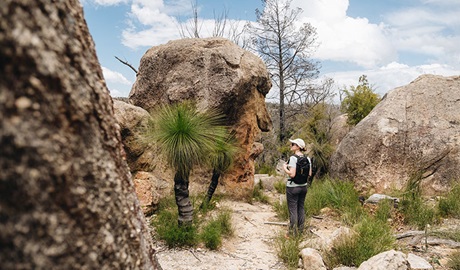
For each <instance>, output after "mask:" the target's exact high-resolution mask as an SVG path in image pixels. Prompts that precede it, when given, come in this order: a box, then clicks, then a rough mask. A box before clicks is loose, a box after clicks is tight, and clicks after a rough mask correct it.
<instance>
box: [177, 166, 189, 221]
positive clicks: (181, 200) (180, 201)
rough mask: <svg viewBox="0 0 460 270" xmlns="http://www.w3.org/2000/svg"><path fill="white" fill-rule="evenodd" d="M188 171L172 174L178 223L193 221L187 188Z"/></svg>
mask: <svg viewBox="0 0 460 270" xmlns="http://www.w3.org/2000/svg"><path fill="white" fill-rule="evenodd" d="M189 175H190V173H185V174H181V173H176V175H175V176H174V196H175V198H176V204H177V209H178V211H179V216H178V222H179V225H180V226H182V225H189V224H191V223H192V221H193V205H192V203H191V201H190V196H189V190H188V184H189V181H188V177H189Z"/></svg>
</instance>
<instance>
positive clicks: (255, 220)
mask: <svg viewBox="0 0 460 270" xmlns="http://www.w3.org/2000/svg"><path fill="white" fill-rule="evenodd" d="M220 204H221V205H220V207H225V208H228V209H231V210H232V223H233V227H234V236H233V237H231V238H230V239H225V240H224V243H223V245H222V247H221V248H220V249H219V250H218V251H210V250H207V249H206V248H187V249H167V248H166V247H164V246H161V245H159V246H157V248H156V249H157V258H158V261H159V262H160V265H161V266H162V268H163V269H164V270H170V269H174V270H182V269H184V270H185V269H187V270H193V269H203V270H205V269H208V270H210V269H230V270H231V269H238V270H243V269H251V270H255V269H286V267H285V266H284V264H283V263H282V262H281V261H280V260H279V259H278V257H277V255H276V251H275V247H274V240H273V238H274V237H276V236H277V235H278V234H279V233H281V232H284V231H285V230H286V227H285V226H280V225H272V224H266V222H278V220H277V218H276V217H275V213H274V211H273V208H272V206H270V205H267V204H263V203H259V202H254V203H253V204H249V203H245V202H237V201H223V202H221V203H220Z"/></svg>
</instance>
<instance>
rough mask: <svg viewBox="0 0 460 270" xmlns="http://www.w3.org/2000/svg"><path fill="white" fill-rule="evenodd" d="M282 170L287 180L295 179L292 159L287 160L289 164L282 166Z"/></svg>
mask: <svg viewBox="0 0 460 270" xmlns="http://www.w3.org/2000/svg"><path fill="white" fill-rule="evenodd" d="M283 170H284V172H285V173H287V175H289V178H294V177H295V162H294V160H293V157H291V158H289V164H288V163H284V164H283Z"/></svg>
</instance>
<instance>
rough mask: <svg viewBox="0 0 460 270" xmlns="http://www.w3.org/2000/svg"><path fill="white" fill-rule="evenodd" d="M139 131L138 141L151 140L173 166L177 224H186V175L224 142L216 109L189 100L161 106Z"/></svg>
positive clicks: (190, 214) (190, 210)
mask: <svg viewBox="0 0 460 270" xmlns="http://www.w3.org/2000/svg"><path fill="white" fill-rule="evenodd" d="M153 115H154V116H153V117H152V118H151V120H150V121H149V123H148V125H147V129H146V130H145V132H144V133H143V138H142V141H144V142H145V143H151V142H153V143H155V144H156V145H157V146H159V149H160V151H161V154H162V155H163V156H164V157H165V158H166V160H167V162H168V164H169V165H170V166H171V167H172V168H173V169H174V170H175V176H174V194H175V198H176V204H177V207H178V211H179V216H178V221H179V224H181V225H182V224H190V223H191V222H192V219H193V206H192V204H191V201H190V198H189V190H188V186H189V176H190V172H191V171H192V169H193V167H195V166H197V165H203V164H206V163H208V162H209V157H210V156H212V153H214V152H215V151H216V148H217V146H216V145H220V144H223V143H225V142H226V138H227V134H228V133H227V129H226V127H225V126H224V125H223V119H224V118H223V116H222V115H221V114H219V113H218V112H217V111H213V110H209V111H205V112H200V111H198V110H197V109H196V107H195V105H194V104H193V103H190V102H183V103H177V104H173V105H167V106H162V107H161V108H159V110H158V111H155V112H154V113H153Z"/></svg>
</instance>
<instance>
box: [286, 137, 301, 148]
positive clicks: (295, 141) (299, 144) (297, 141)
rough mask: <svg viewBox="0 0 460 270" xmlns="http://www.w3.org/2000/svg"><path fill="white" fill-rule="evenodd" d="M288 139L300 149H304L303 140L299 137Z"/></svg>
mask: <svg viewBox="0 0 460 270" xmlns="http://www.w3.org/2000/svg"><path fill="white" fill-rule="evenodd" d="M289 141H290V142H291V143H295V144H297V145H298V146H299V147H300V149H305V142H304V141H303V140H302V139H299V138H297V139H295V140H291V139H289Z"/></svg>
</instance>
